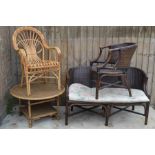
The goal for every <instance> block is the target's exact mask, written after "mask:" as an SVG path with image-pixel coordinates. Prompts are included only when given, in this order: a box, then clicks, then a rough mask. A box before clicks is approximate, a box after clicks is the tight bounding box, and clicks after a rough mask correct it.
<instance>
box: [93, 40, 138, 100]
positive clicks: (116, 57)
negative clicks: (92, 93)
mask: <svg viewBox="0 0 155 155" xmlns="http://www.w3.org/2000/svg"><path fill="white" fill-rule="evenodd" d="M136 48H137V45H136V44H135V43H122V44H117V45H110V46H106V47H101V48H100V53H99V56H98V57H97V59H95V60H93V61H91V62H90V66H91V67H92V71H94V72H96V74H97V79H96V99H98V93H99V89H101V88H105V87H109V86H110V87H111V86H114V87H125V88H127V89H128V91H129V96H132V94H131V90H130V86H129V84H128V81H127V70H128V68H129V66H130V61H131V58H132V56H133V54H134V52H135V50H136ZM106 49H108V56H107V58H106V59H105V60H104V61H101V60H100V58H101V55H102V53H103V51H106ZM95 64H97V65H95ZM107 76H108V77H119V78H117V79H118V80H117V81H115V82H112V83H109V82H105V81H104V80H103V78H105V77H107Z"/></svg>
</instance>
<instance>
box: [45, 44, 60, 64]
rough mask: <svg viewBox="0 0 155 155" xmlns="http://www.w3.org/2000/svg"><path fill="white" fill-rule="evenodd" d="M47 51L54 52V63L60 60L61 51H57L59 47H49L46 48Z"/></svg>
mask: <svg viewBox="0 0 155 155" xmlns="http://www.w3.org/2000/svg"><path fill="white" fill-rule="evenodd" d="M46 48H47V49H48V50H49V51H55V52H56V54H57V57H56V61H59V62H60V60H61V50H60V49H59V47H56V46H55V47H50V46H47V47H46Z"/></svg>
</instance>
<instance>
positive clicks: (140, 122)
mask: <svg viewBox="0 0 155 155" xmlns="http://www.w3.org/2000/svg"><path fill="white" fill-rule="evenodd" d="M75 110H76V109H75ZM135 110H136V111H138V112H143V107H136V108H135ZM104 122H105V118H104V117H102V116H100V115H97V114H95V113H90V112H84V113H81V114H78V115H74V116H72V117H70V118H69V125H68V126H65V124H64V108H61V119H60V120H55V119H52V118H50V117H46V118H42V119H40V120H37V121H34V122H33V127H32V128H33V129H36V128H37V129H104V128H105V129H129V128H130V129H146V128H149V129H150V128H155V110H154V109H153V108H152V107H150V113H149V119H148V125H144V117H143V116H141V115H135V114H133V113H128V112H120V113H117V114H116V115H113V116H112V117H110V120H109V126H108V127H106V126H105V125H104ZM0 128H1V129H25V128H28V124H27V120H26V118H25V117H24V116H19V115H18V114H13V115H7V116H6V117H5V119H4V120H3V122H2V125H1V126H0Z"/></svg>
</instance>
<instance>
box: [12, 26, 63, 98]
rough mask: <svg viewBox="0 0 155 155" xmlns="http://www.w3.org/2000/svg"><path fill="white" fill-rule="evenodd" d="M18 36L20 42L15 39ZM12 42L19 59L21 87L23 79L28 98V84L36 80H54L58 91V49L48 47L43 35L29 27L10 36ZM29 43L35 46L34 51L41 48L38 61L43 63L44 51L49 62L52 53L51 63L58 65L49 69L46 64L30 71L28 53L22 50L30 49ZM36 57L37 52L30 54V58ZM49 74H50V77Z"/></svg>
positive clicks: (59, 57) (19, 29)
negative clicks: (20, 45) (46, 52)
mask: <svg viewBox="0 0 155 155" xmlns="http://www.w3.org/2000/svg"><path fill="white" fill-rule="evenodd" d="M19 34H20V36H19ZM18 36H19V37H20V39H21V41H19V40H18V39H17V37H18ZM19 37H18V38H19ZM37 39H38V40H37ZM12 42H13V47H14V49H15V50H16V51H17V53H18V55H19V57H20V63H21V72H22V75H21V86H23V85H24V79H25V81H26V87H27V95H28V96H29V95H31V86H30V84H31V83H32V82H33V81H35V80H37V79H45V82H46V81H47V80H46V79H51V78H54V79H56V80H57V83H58V89H59V90H60V89H61V50H60V49H59V48H58V47H51V46H49V45H48V44H47V42H46V41H45V38H44V36H43V34H42V33H41V32H40V31H39V30H37V29H36V28H34V27H30V26H25V27H20V28H17V29H16V30H15V32H14V33H13V35H12ZM19 42H20V43H21V44H22V45H23V46H24V47H23V48H21V47H19V44H20V43H19ZM31 43H32V44H33V47H34V46H35V47H34V48H35V50H36V48H37V46H40V48H41V49H40V51H41V52H40V53H41V58H40V59H41V61H42V62H44V61H45V51H48V60H51V56H52V55H51V54H52V53H54V54H55V57H54V60H53V61H54V62H56V63H58V65H57V67H54V66H53V67H49V66H48V64H44V65H43V66H42V67H40V66H34V67H33V69H31V68H30V67H29V65H30V63H31V62H30V61H29V60H28V53H27V51H26V50H25V49H24V48H25V47H26V48H27V47H30V46H31ZM38 44H39V45H38ZM36 55H38V53H37V51H36V53H35V55H33V54H31V57H34V56H36ZM38 57H39V56H38ZM51 61H52V60H51ZM50 73H52V74H51V75H50Z"/></svg>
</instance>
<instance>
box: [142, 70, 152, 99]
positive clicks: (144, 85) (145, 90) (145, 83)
mask: <svg viewBox="0 0 155 155" xmlns="http://www.w3.org/2000/svg"><path fill="white" fill-rule="evenodd" d="M143 73H144V82H143V89H144V92H145V94H146V96H147V97H148V98H149V99H150V97H151V96H150V95H149V94H148V92H147V88H146V86H147V81H148V77H147V75H146V74H145V72H143Z"/></svg>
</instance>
